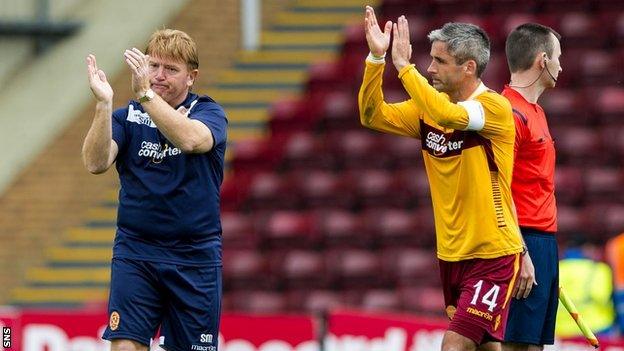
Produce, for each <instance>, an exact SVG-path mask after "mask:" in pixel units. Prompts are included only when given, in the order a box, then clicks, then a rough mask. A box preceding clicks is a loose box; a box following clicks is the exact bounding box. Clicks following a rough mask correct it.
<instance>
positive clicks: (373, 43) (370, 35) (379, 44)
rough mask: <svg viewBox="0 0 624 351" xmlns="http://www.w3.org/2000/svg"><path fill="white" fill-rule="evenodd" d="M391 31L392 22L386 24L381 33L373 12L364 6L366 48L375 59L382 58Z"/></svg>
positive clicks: (388, 44) (388, 43)
mask: <svg viewBox="0 0 624 351" xmlns="http://www.w3.org/2000/svg"><path fill="white" fill-rule="evenodd" d="M391 30H392V22H390V21H388V22H386V25H385V26H384V31H383V32H382V31H381V28H379V24H378V23H377V17H375V10H373V8H372V7H370V6H366V15H365V17H364V32H366V41H367V42H368V48H369V50H370V52H371V53H372V54H373V56H375V57H383V56H384V55H385V54H386V51H387V50H388V47H389V46H390V31H391Z"/></svg>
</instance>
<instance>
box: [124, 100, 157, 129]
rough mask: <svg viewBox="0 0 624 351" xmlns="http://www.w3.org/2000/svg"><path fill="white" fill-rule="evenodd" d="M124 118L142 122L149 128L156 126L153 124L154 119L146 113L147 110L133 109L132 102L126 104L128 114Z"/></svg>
mask: <svg viewBox="0 0 624 351" xmlns="http://www.w3.org/2000/svg"><path fill="white" fill-rule="evenodd" d="M126 120H127V121H128V122H134V123H138V124H143V125H146V126H148V127H150V128H156V124H154V121H152V118H151V117H150V116H149V115H148V114H147V112H141V111H139V110H135V109H134V106H132V104H130V105H128V116H127V117H126Z"/></svg>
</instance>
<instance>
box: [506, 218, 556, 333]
mask: <svg viewBox="0 0 624 351" xmlns="http://www.w3.org/2000/svg"><path fill="white" fill-rule="evenodd" d="M521 231H522V236H523V237H524V241H525V243H526V245H527V248H528V250H529V255H530V256H531V261H533V266H535V279H536V280H537V285H534V286H533V289H532V290H531V293H530V294H529V297H527V298H526V299H520V300H518V299H516V298H515V297H512V301H511V306H510V309H509V317H508V320H507V330H506V332H505V341H506V342H512V343H519V344H531V345H552V344H553V343H554V341H555V320H556V319H557V305H558V300H559V250H558V248H557V239H556V238H555V235H554V234H552V233H546V232H541V231H538V230H534V229H528V228H521Z"/></svg>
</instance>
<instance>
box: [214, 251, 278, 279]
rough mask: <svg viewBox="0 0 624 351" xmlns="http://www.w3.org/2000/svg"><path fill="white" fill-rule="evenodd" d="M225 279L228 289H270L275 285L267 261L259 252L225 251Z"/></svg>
mask: <svg viewBox="0 0 624 351" xmlns="http://www.w3.org/2000/svg"><path fill="white" fill-rule="evenodd" d="M223 279H224V285H225V288H226V289H230V288H233V289H249V288H270V287H271V286H272V285H273V284H274V281H273V279H272V277H271V276H269V274H268V263H267V260H266V259H265V258H264V256H263V255H262V254H260V253H259V252H258V251H257V250H230V249H226V250H224V252H223Z"/></svg>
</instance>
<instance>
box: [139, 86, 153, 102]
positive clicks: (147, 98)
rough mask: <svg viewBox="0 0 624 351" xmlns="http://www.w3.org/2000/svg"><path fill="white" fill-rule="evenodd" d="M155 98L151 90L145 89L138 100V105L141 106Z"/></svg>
mask: <svg viewBox="0 0 624 351" xmlns="http://www.w3.org/2000/svg"><path fill="white" fill-rule="evenodd" d="M155 96H156V93H154V91H153V90H152V89H147V91H146V92H145V94H143V96H141V97H140V98H139V103H140V104H142V103H144V102H148V101H152V99H153V98H154V97H155Z"/></svg>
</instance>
